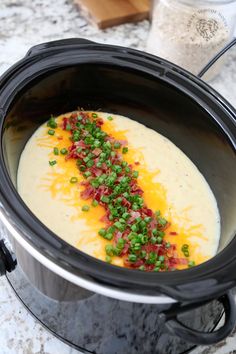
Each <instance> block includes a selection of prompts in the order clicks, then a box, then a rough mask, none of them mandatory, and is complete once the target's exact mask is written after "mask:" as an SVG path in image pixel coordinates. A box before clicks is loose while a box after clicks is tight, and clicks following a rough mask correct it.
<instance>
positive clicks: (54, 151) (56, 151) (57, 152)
mask: <svg viewBox="0 0 236 354" xmlns="http://www.w3.org/2000/svg"><path fill="white" fill-rule="evenodd" d="M53 153H54V155H59V149H58V148H57V147H54V149H53Z"/></svg>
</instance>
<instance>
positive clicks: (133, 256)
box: [128, 254, 137, 262]
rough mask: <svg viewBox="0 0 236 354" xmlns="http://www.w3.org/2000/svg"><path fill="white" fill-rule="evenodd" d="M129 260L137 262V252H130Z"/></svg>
mask: <svg viewBox="0 0 236 354" xmlns="http://www.w3.org/2000/svg"><path fill="white" fill-rule="evenodd" d="M128 260H129V262H136V261H137V256H136V255H135V254H129V256H128Z"/></svg>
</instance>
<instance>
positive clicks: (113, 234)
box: [17, 111, 220, 271]
mask: <svg viewBox="0 0 236 354" xmlns="http://www.w3.org/2000/svg"><path fill="white" fill-rule="evenodd" d="M17 186H18V192H19V194H20V195H21V197H22V199H23V200H24V202H25V203H26V204H27V206H28V207H29V208H30V209H31V210H32V212H33V213H34V214H35V215H36V216H37V217H38V218H39V219H40V220H41V221H42V222H43V223H44V224H45V225H46V226H47V227H48V228H49V229H51V230H52V231H53V232H54V233H55V234H57V235H58V236H59V237H61V238H62V239H64V240H65V241H66V242H68V243H70V244H71V245H73V246H74V247H76V248H78V249H80V250H81V251H83V252H85V253H87V254H89V255H91V256H93V257H96V258H98V259H100V260H103V261H107V262H110V263H112V264H114V265H119V266H126V267H130V268H135V269H140V270H146V271H165V270H175V269H184V268H188V267H192V266H194V265H197V264H200V263H202V262H204V261H206V260H208V259H209V258H211V257H213V256H214V255H215V253H216V251H217V247H218V242H219V237H220V218H219V212H218V209H217V204H216V200H215V198H214V195H213V193H212V191H211V189H210V187H209V185H208V184H207V182H206V180H205V179H204V177H203V176H202V174H201V173H200V172H199V170H198V169H197V167H196V166H195V165H194V164H193V163H192V162H191V160H190V159H189V158H188V157H187V156H186V155H185V154H184V153H183V152H182V151H181V150H180V149H179V148H178V147H176V146H175V145H174V144H173V143H172V142H171V141H170V140H168V139H167V138H165V137H164V136H162V135H160V134H158V133H157V132H155V131H154V130H151V129H149V128H147V127H145V126H144V125H142V124H140V123H138V122H136V121H133V120H131V119H129V118H126V117H124V116H119V115H115V114H108V113H102V112H83V111H82V112H81V111H78V112H73V113H68V114H64V115H61V116H59V117H57V118H53V117H51V118H50V119H49V121H48V122H47V123H45V124H43V125H42V126H41V127H39V128H38V129H37V130H36V132H35V133H34V134H33V135H32V137H31V138H30V139H29V141H28V142H27V144H26V146H25V148H24V150H23V152H22V155H21V159H20V163H19V168H18V179H17Z"/></svg>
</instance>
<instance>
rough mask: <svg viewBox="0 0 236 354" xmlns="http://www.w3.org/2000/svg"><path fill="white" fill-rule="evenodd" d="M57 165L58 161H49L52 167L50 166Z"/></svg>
mask: <svg viewBox="0 0 236 354" xmlns="http://www.w3.org/2000/svg"><path fill="white" fill-rule="evenodd" d="M56 163H57V162H56V160H53V161H49V165H50V166H54V165H56Z"/></svg>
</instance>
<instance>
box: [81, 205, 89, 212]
mask: <svg viewBox="0 0 236 354" xmlns="http://www.w3.org/2000/svg"><path fill="white" fill-rule="evenodd" d="M89 209H90V208H89V205H83V206H82V211H89Z"/></svg>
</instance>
